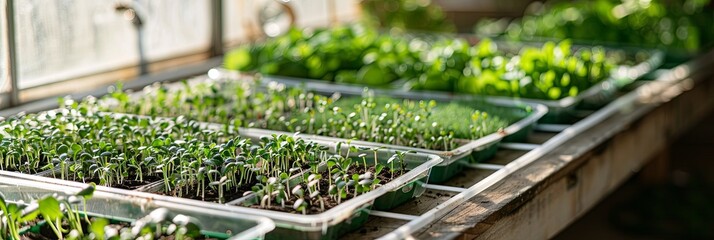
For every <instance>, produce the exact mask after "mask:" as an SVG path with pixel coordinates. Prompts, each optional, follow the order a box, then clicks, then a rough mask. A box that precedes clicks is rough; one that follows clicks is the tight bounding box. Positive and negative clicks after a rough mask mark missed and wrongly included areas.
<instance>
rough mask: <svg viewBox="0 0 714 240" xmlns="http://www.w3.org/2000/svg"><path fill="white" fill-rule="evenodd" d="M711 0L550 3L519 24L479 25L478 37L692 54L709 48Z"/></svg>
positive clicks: (712, 30) (713, 32) (712, 37)
mask: <svg viewBox="0 0 714 240" xmlns="http://www.w3.org/2000/svg"><path fill="white" fill-rule="evenodd" d="M709 4H710V0H674V1H666V2H665V1H660V0H648V1H640V0H594V1H549V2H547V3H546V4H541V3H540V2H537V3H535V4H534V5H532V7H530V8H529V9H530V11H529V12H528V13H526V15H525V16H524V17H523V18H521V19H515V20H513V21H511V22H510V23H509V22H508V21H507V20H504V19H500V20H494V19H491V20H483V21H481V22H480V23H479V24H477V26H476V27H475V31H476V33H477V34H479V35H481V36H496V35H501V36H505V37H506V38H508V39H512V40H541V39H543V38H546V39H574V40H577V41H594V42H596V43H608V44H613V43H614V44H618V43H619V44H627V45H636V46H643V47H664V48H667V49H668V50H670V51H680V52H681V51H685V52H695V51H698V50H701V49H702V48H705V47H708V46H709V45H711V44H712V43H713V42H714V27H712V23H714V11H712V9H711V8H707V5H709Z"/></svg>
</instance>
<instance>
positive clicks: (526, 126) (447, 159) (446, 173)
mask: <svg viewBox="0 0 714 240" xmlns="http://www.w3.org/2000/svg"><path fill="white" fill-rule="evenodd" d="M312 90H316V91H317V92H323V91H320V90H317V89H312ZM348 90H349V92H345V93H346V94H352V93H354V94H356V93H355V92H354V91H355V89H351V90H350V89H348ZM386 93H387V94H389V93H390V92H389V91H388V92H386ZM393 93H394V94H390V95H389V96H392V97H397V98H400V97H403V98H411V99H434V100H437V101H446V100H469V99H472V98H473V97H472V96H466V95H448V94H444V93H434V94H425V93H418V94H414V93H409V94H403V92H393ZM488 102H489V103H491V104H494V105H496V106H500V107H507V108H511V109H518V107H517V106H519V105H521V104H525V105H527V106H530V107H531V109H532V112H531V113H530V114H529V115H527V116H525V117H524V118H523V119H521V120H520V121H518V122H516V123H513V124H511V125H510V126H508V127H507V128H506V129H503V131H499V132H496V133H492V134H490V135H487V136H484V137H482V138H479V139H476V140H464V139H461V140H459V141H460V143H461V146H460V147H458V148H456V149H453V150H450V151H438V150H429V149H422V148H413V147H406V146H399V145H392V144H383V143H375V142H367V141H359V140H351V143H352V144H354V145H358V146H367V147H372V148H385V149H392V150H398V151H405V152H406V151H415V152H420V153H426V154H434V155H437V156H440V157H442V158H443V159H444V162H442V163H441V164H439V165H437V166H434V168H433V169H432V170H431V175H430V176H429V183H441V182H444V181H446V180H449V179H451V178H452V177H453V176H455V175H456V174H458V173H459V172H461V171H462V170H463V167H464V163H465V162H467V161H471V162H478V161H483V160H486V159H489V158H491V157H493V156H494V155H495V154H496V151H497V150H498V146H499V143H500V142H501V141H502V140H503V139H504V137H509V136H510V138H509V140H511V141H523V140H525V138H526V137H527V136H528V133H529V132H530V130H531V129H532V128H533V126H534V125H535V124H536V122H537V121H538V119H540V118H541V117H543V116H544V115H545V114H546V113H547V112H548V109H547V108H546V107H545V106H543V105H539V104H530V103H519V102H516V101H513V100H504V99H489V100H488ZM239 132H240V133H241V135H244V136H264V135H270V134H275V133H282V134H290V133H286V132H277V131H272V130H264V129H255V128H247V129H241V130H239ZM298 136H299V137H301V138H305V139H308V140H311V141H315V142H317V143H320V144H334V143H336V142H341V141H342V142H344V141H346V140H345V139H341V138H334V137H326V136H319V135H311V134H300V135H298Z"/></svg>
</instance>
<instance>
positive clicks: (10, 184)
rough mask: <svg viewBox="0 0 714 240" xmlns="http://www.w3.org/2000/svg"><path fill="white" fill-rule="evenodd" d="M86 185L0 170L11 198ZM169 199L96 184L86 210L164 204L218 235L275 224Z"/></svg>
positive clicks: (114, 215)
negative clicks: (192, 218)
mask: <svg viewBox="0 0 714 240" xmlns="http://www.w3.org/2000/svg"><path fill="white" fill-rule="evenodd" d="M85 187H86V184H83V183H78V182H70V181H64V180H59V179H54V178H47V177H40V176H34V175H28V174H22V173H15V172H6V171H0V192H2V193H3V194H4V196H5V198H6V199H8V200H9V201H14V202H19V201H24V202H29V201H31V200H32V199H37V198H40V197H42V196H44V195H47V194H53V193H65V192H77V191H79V190H81V189H83V188H85ZM170 200H171V199H170V198H168V197H163V196H156V195H153V194H146V193H142V192H136V191H129V190H122V189H116V188H108V187H101V186H98V187H97V188H96V191H95V192H94V194H93V196H92V198H91V199H89V200H88V201H87V212H88V213H90V215H93V216H101V217H105V218H109V219H113V220H116V221H132V220H133V219H139V218H141V217H143V216H145V215H147V214H148V213H150V212H151V211H153V210H155V209H157V208H166V209H168V210H169V211H170V212H171V213H174V214H183V215H187V216H191V217H194V218H196V219H197V220H198V221H199V222H200V224H201V228H202V233H203V234H204V235H207V236H210V237H215V238H218V239H259V238H263V236H264V235H265V234H266V233H267V232H269V231H271V230H273V229H274V228H275V225H274V224H273V222H272V221H271V220H270V219H268V218H265V217H261V216H257V215H254V214H253V215H251V214H250V213H235V212H229V211H221V210H220V209H218V210H217V209H211V208H202V207H200V205H187V204H181V203H176V202H173V201H170ZM204 205H206V203H204ZM215 205H217V206H218V207H221V206H222V205H220V204H215ZM31 231H34V230H31Z"/></svg>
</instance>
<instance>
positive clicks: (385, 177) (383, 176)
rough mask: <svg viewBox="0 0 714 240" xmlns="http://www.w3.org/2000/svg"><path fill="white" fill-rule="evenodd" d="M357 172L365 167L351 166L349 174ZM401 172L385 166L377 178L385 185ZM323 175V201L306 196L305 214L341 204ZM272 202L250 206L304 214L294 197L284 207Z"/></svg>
mask: <svg viewBox="0 0 714 240" xmlns="http://www.w3.org/2000/svg"><path fill="white" fill-rule="evenodd" d="M402 169H404V167H402ZM367 171H369V172H372V173H374V172H375V167H374V166H371V167H369V168H368V169H367ZM406 171H407V170H405V172H406ZM355 173H356V174H364V173H365V171H364V168H362V167H359V166H358V167H354V168H351V169H350V170H349V171H348V175H350V176H351V175H353V174H355ZM401 174H402V173H400V172H399V171H397V172H394V173H392V172H390V171H389V170H388V168H386V167H385V169H383V170H382V172H381V173H379V175H377V178H378V179H379V180H381V182H380V184H382V185H383V184H385V183H387V182H389V181H391V180H392V179H394V178H397V177H399V176H401ZM321 175H322V179H321V180H320V182H319V183H318V185H319V192H320V195H319V196H321V197H322V203H321V201H320V200H319V199H315V200H309V199H308V198H305V201H306V202H307V203H308V207H307V208H306V209H305V214H319V213H322V212H325V211H327V210H329V209H331V208H333V207H335V206H337V205H339V204H338V202H337V200H335V199H333V198H331V197H330V194H329V193H328V190H329V189H330V182H329V181H328V180H327V178H329V176H328V174H327V173H326V172H323V173H322V174H321ZM300 185H301V186H302V188H303V189H305V195H308V194H309V193H308V191H307V184H305V183H301V184H300ZM293 187H294V186H292V185H291V186H290V188H291V189H292V188H293ZM361 194H364V193H361ZM358 196H359V195H358ZM354 197H355V196H354V191H352V190H351V191H350V192H349V193H348V194H347V197H346V198H343V199H342V200H341V201H340V203H342V202H345V201H348V200H350V199H352V198H354ZM270 204H271V205H270V206H264V207H261V206H260V203H258V204H254V205H251V206H250V207H252V208H259V209H268V210H274V211H280V212H288V213H297V214H302V212H299V211H296V210H295V209H293V204H295V199H292V198H291V199H289V200H286V201H285V207H283V206H282V205H281V204H276V203H275V202H271V203H270Z"/></svg>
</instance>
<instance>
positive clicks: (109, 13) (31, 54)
mask: <svg viewBox="0 0 714 240" xmlns="http://www.w3.org/2000/svg"><path fill="white" fill-rule="evenodd" d="M15 19H16V20H15V21H16V24H17V25H16V26H17V27H16V29H17V36H16V39H17V55H18V56H17V57H18V66H19V77H20V78H19V79H20V81H19V83H18V84H19V87H20V88H25V87H30V86H35V85H39V84H44V83H47V82H52V81H56V80H60V79H63V78H69V77H72V76H77V75H83V74H89V73H92V72H95V71H98V70H99V71H101V70H108V69H111V68H117V67H120V66H124V65H128V64H131V63H134V62H137V61H138V60H137V59H138V58H137V54H136V50H135V49H136V47H135V46H136V45H135V44H136V43H135V38H136V37H135V36H136V35H135V34H136V31H135V30H134V29H133V27H132V25H131V23H130V22H128V21H126V20H124V18H123V17H122V15H120V14H118V13H116V11H115V10H114V4H113V3H112V2H108V1H94V0H64V1H43V0H23V1H15Z"/></svg>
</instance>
